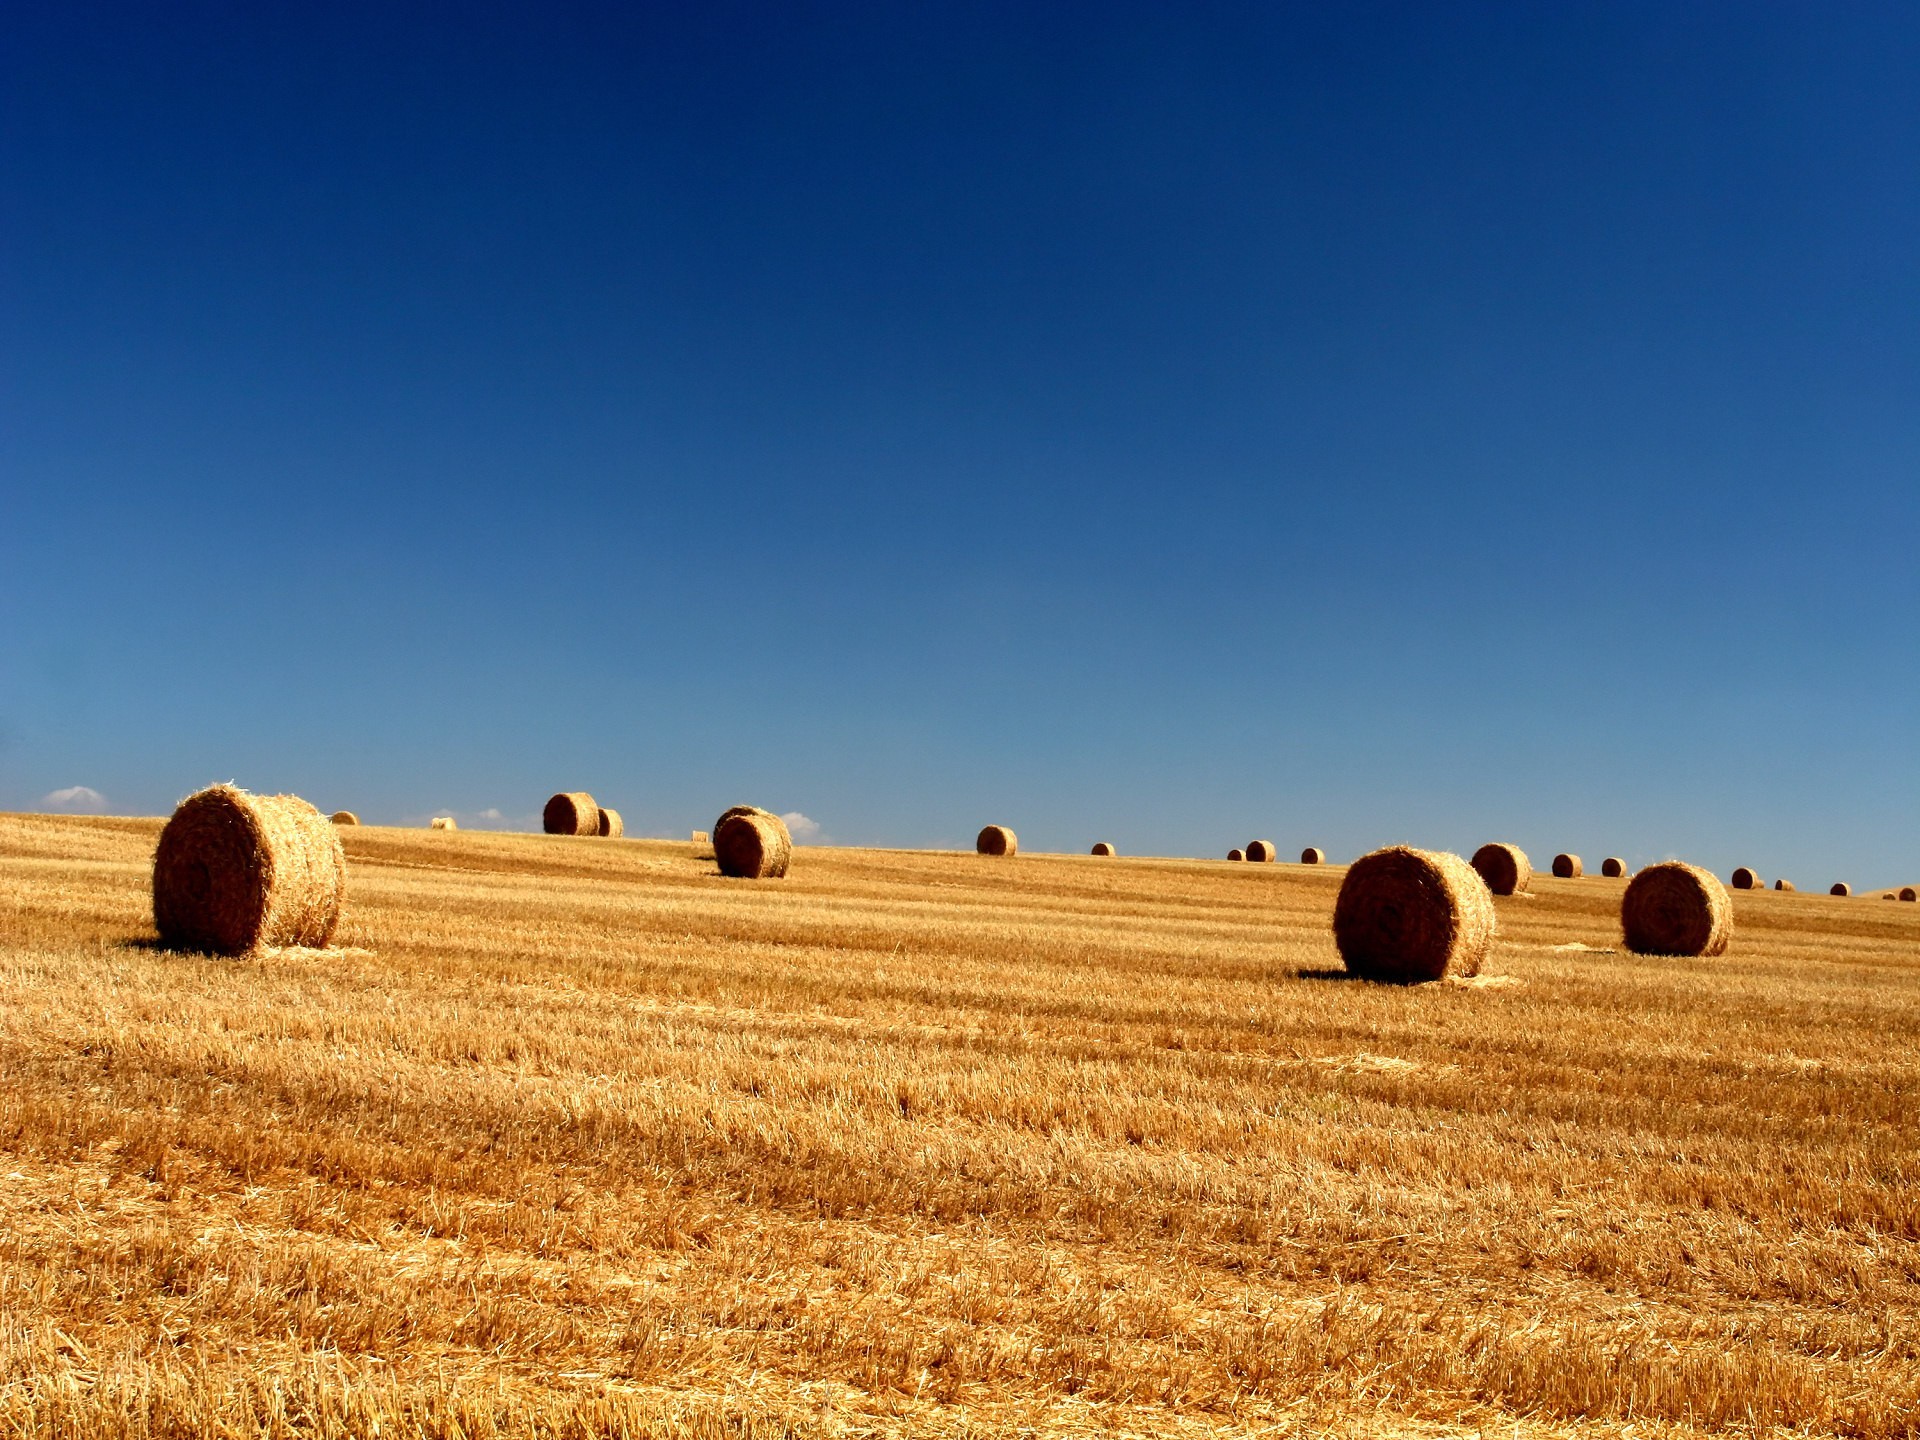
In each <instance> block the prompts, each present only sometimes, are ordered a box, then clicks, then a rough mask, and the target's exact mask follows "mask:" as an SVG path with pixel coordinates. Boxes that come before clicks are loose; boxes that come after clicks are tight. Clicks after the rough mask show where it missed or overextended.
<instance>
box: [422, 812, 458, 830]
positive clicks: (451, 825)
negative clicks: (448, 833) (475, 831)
mask: <svg viewBox="0 0 1920 1440" xmlns="http://www.w3.org/2000/svg"><path fill="white" fill-rule="evenodd" d="M427 828H428V829H429V830H458V829H459V828H460V822H459V821H457V820H455V819H454V818H453V816H451V815H436V816H434V817H433V819H432V820H430V821H428V822H427Z"/></svg>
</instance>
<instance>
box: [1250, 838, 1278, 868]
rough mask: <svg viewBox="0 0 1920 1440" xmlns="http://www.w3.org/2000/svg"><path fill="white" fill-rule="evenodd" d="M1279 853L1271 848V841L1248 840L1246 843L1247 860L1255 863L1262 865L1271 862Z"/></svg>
mask: <svg viewBox="0 0 1920 1440" xmlns="http://www.w3.org/2000/svg"><path fill="white" fill-rule="evenodd" d="M1279 853H1280V852H1279V851H1278V850H1276V849H1274V848H1273V841H1271V840H1249V841H1248V842H1247V859H1249V860H1252V861H1257V862H1258V863H1260V864H1262V865H1265V864H1267V863H1268V862H1270V861H1271V860H1273V858H1274V857H1275V856H1276V855H1278V854H1279Z"/></svg>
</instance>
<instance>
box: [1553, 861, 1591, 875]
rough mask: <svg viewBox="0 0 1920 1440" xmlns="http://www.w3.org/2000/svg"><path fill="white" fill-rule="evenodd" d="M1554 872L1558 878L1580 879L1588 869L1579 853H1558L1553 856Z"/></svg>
mask: <svg viewBox="0 0 1920 1440" xmlns="http://www.w3.org/2000/svg"><path fill="white" fill-rule="evenodd" d="M1553 873H1554V876H1555V877H1556V878H1557V879H1561V880H1578V879H1579V878H1580V877H1581V876H1582V875H1584V874H1586V873H1587V871H1586V867H1585V866H1583V865H1582V864H1581V863H1580V857H1579V856H1578V855H1556V856H1554V857H1553Z"/></svg>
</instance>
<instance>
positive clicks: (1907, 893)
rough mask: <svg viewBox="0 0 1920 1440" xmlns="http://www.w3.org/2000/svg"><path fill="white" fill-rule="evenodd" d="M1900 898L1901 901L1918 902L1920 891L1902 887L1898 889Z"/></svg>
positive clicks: (1908, 886) (1907, 886)
mask: <svg viewBox="0 0 1920 1440" xmlns="http://www.w3.org/2000/svg"><path fill="white" fill-rule="evenodd" d="M1900 898H1901V899H1902V900H1913V901H1920V890H1916V889H1914V888H1913V886H1911V885H1902V886H1901V887H1900Z"/></svg>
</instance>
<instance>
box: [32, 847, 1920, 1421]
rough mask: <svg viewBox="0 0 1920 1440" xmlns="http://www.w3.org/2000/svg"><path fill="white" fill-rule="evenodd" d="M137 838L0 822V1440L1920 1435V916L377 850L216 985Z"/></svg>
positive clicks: (1076, 860) (950, 866)
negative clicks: (1638, 950)
mask: <svg viewBox="0 0 1920 1440" xmlns="http://www.w3.org/2000/svg"><path fill="white" fill-rule="evenodd" d="M159 825H160V822H159V821H157V820H86V819H64V818H52V817H45V816H35V817H24V816H12V817H0V983H3V984H4V1004H0V1054H3V1056H4V1065H5V1081H6V1083H5V1086H4V1090H3V1091H0V1095H3V1097H4V1099H3V1105H4V1110H3V1113H0V1147H3V1148H4V1150H5V1152H6V1153H5V1155H4V1156H0V1162H3V1163H0V1171H4V1173H5V1184H4V1185H0V1207H4V1228H0V1244H3V1245H4V1256H3V1257H0V1307H4V1334H3V1336H0V1372H3V1373H0V1434H5V1435H14V1434H23V1435H24V1434H31V1435H74V1436H78V1435H83V1434H84V1435H134V1434H139V1435H146V1434H152V1435H169V1436H172V1435H180V1436H185V1435H234V1436H252V1435H269V1434H296V1433H318V1434H331V1435H341V1436H345V1435H371V1434H375V1433H377V1434H379V1435H381V1436H383V1437H387V1436H406V1435H416V1434H421V1435H434V1436H456V1435H471V1436H483V1435H489V1434H494V1433H501V1434H566V1435H590V1434H631V1435H661V1436H708V1435H714V1436H718V1435H752V1436H760V1435H766V1436H777V1435H787V1434H792V1435H804V1436H813V1435H822V1436H826V1435H859V1434H869V1433H878V1434H894V1433H897V1434H916V1435H919V1434H925V1435H941V1436H947V1435H955V1436H957V1435H974V1436H987V1435H1001V1434H1010V1433H1037V1434H1042V1435H1052V1434H1074V1435H1080V1434H1095V1433H1119V1434H1132V1435H1143V1436H1144V1435H1169V1434H1171V1435H1180V1434H1202V1433H1207V1434H1212V1433H1246V1434H1269V1433H1273V1434H1293V1433H1305V1434H1318V1433H1326V1432H1331V1433H1353V1434H1366V1435H1376V1434H1386V1433H1391V1434H1451V1433H1460V1434H1468V1433H1474V1432H1485V1433H1486V1434H1488V1435H1494V1434H1498V1435H1510V1434H1515V1433H1518V1434H1521V1435H1549V1434H1551V1435H1561V1434H1576V1433H1588V1434H1609V1435H1613V1434H1618V1435H1626V1434H1628V1433H1631V1434H1632V1435H1634V1436H1650V1435H1655V1436H1657V1435H1662V1434H1668V1433H1672V1434H1686V1433H1692V1432H1696V1431H1697V1432H1702V1433H1704V1432H1711V1431H1720V1430H1729V1429H1732V1430H1738V1431H1740V1432H1741V1433H1751V1432H1753V1431H1763V1432H1764V1431H1766V1430H1767V1429H1769V1428H1772V1427H1798V1428H1801V1429H1803V1430H1805V1431H1808V1432H1813V1433H1833V1432H1837V1433H1840V1434H1845V1435H1854V1436H1864V1437H1887V1440H1892V1437H1896V1436H1907V1435H1910V1434H1912V1433H1913V1432H1914V1430H1915V1427H1916V1425H1920V1106H1917V1105H1916V1101H1917V1100H1920V905H1912V904H1888V903H1884V902H1883V901H1881V900H1879V899H1878V898H1877V895H1876V896H1874V897H1871V898H1860V899H1851V900H1842V899H1834V898H1829V897H1828V896H1825V895H1819V894H1778V893H1771V892H1768V893H1759V894H1754V893H1742V894H1737V895H1736V896H1735V897H1734V904H1735V907H1736V913H1737V925H1738V929H1737V933H1736V935H1735V937H1734V942H1733V948H1732V951H1731V953H1730V954H1729V955H1727V956H1726V957H1724V958H1721V959H1715V960H1665V959H1644V958H1640V957H1636V956H1633V955H1630V954H1625V953H1621V952H1620V951H1619V950H1618V949H1617V948H1616V947H1617V944H1618V906H1619V900H1620V895H1621V893H1622V890H1623V888H1624V882H1622V881H1613V880H1602V879H1585V880H1575V881H1556V880H1553V879H1551V878H1538V877H1536V879H1535V880H1534V889H1535V895H1534V896H1533V897H1532V898H1526V897H1517V898H1514V899H1502V900H1499V901H1498V902H1497V904H1498V907H1499V917H1500V925H1501V938H1500V942H1499V944H1498V947H1497V949H1496V951H1495V953H1494V955H1493V957H1492V959H1491V961H1490V962H1489V964H1488V966H1487V967H1486V973H1485V974H1483V975H1482V976H1481V977H1480V978H1479V979H1478V980H1475V981H1472V982H1465V983H1443V984H1437V985H1429V986H1423V987H1418V988H1413V989H1392V988H1382V987H1374V986H1368V985H1363V984H1359V983H1355V982H1351V981H1348V980H1345V979H1343V978H1341V974H1340V970H1339V962H1338V959H1337V956H1336V955H1335V952H1334V950H1333V946H1332V942H1331V939H1330V936H1329V929H1328V920H1329V916H1330V915H1331V912H1332V907H1333V899H1334V893H1335V890H1336V889H1337V887H1338V885H1339V882H1340V877H1341V874H1342V871H1341V870H1340V868H1339V867H1337V866H1328V867H1325V868H1317V869H1316V868H1303V867H1299V866H1292V865H1261V866H1256V865H1244V864H1243V865H1229V864H1227V863H1224V862H1198V861H1153V860H1134V859H1125V858H1122V859H1094V858H1091V857H1081V856H1040V855H1021V856H1019V857H1018V858H1016V859H1011V860H989V859H984V858H981V857H978V856H974V855H961V854H945V853H913V852H887V851H862V850H836V849H802V850H801V851H799V852H798V853H797V855H796V858H795V862H794V867H793V873H792V875H791V876H790V877H789V878H787V879H785V880H781V881H760V882H753V881H738V880H729V879H724V878H722V877H720V876H719V875H718V874H717V873H716V871H715V868H714V865H713V863H712V861H711V859H710V858H708V857H707V856H706V855H705V853H704V851H703V850H696V849H695V847H693V846H690V845H687V844H675V843H668V842H658V841H607V840H589V839H558V838H547V837H541V836H528V835H493V834H482V833H471V832H458V833H450V834H449V833H428V832H424V831H402V830H385V829H378V828H362V829H357V830H349V831H346V832H345V835H344V838H345V843H346V847H347V851H348V856H349V866H350V870H349V877H348V902H347V918H346V921H345V923H344V924H343V926H342V930H341V933H340V935H339V936H338V937H337V940H338V947H339V948H336V949H334V950H332V951H327V952H320V951H308V950H287V951H271V952H267V953H264V954H262V955H259V956H256V957H253V958H249V959H245V960H222V959H214V958H209V957H203V956H195V955H183V954H172V953H168V952H166V951H163V950H160V949H158V948H156V947H155V944H154V942H153V940H152V938H151V937H152V934H153V930H152V921H151V913H150V908H149V891H148V882H149V866H150V863H151V856H152V852H153V846H154V842H155V839H156V836H157V834H158V831H159ZM376 1426H377V1430H376Z"/></svg>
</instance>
